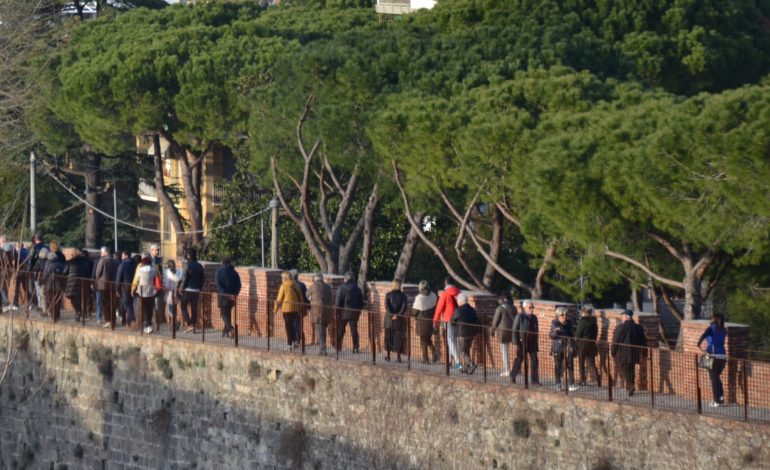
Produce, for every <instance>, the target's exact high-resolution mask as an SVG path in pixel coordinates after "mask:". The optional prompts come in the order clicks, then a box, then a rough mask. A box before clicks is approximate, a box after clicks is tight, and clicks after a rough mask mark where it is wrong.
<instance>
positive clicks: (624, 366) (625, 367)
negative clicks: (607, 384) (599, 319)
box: [610, 310, 647, 397]
mask: <svg viewBox="0 0 770 470" xmlns="http://www.w3.org/2000/svg"><path fill="white" fill-rule="evenodd" d="M646 345H647V340H646V338H645V336H644V329H643V328H642V327H641V326H639V325H637V324H636V323H635V322H634V312H632V311H631V310H624V311H623V323H621V324H620V326H618V327H617V328H616V329H615V334H614V335H613V337H612V349H611V350H610V352H611V353H612V356H613V357H614V358H615V363H616V364H618V366H619V368H620V371H621V373H622V374H623V380H624V382H625V384H626V390H627V391H628V396H629V397H632V396H634V392H635V391H636V389H635V385H636V365H637V364H638V363H639V362H640V361H641V358H642V353H643V352H644V349H643V348H644V346H646Z"/></svg>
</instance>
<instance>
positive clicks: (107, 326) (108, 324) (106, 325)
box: [102, 322, 112, 328]
mask: <svg viewBox="0 0 770 470" xmlns="http://www.w3.org/2000/svg"><path fill="white" fill-rule="evenodd" d="M102 328H112V323H110V322H104V325H102Z"/></svg>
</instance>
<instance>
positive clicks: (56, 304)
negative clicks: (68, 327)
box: [45, 288, 62, 321]
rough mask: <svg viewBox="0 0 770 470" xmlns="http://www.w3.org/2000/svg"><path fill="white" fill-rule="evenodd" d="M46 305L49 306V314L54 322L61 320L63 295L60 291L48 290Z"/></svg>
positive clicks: (46, 290)
mask: <svg viewBox="0 0 770 470" xmlns="http://www.w3.org/2000/svg"><path fill="white" fill-rule="evenodd" d="M45 292H46V305H48V313H50V314H51V318H53V321H57V320H59V314H60V313H61V304H62V293H61V291H59V289H55V288H46V289H45Z"/></svg>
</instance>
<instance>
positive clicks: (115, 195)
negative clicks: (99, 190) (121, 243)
mask: <svg viewBox="0 0 770 470" xmlns="http://www.w3.org/2000/svg"><path fill="white" fill-rule="evenodd" d="M112 216H113V218H112V223H113V225H112V228H113V230H114V234H115V236H114V237H113V238H115V253H117V252H118V185H116V184H115V180H113V181H112Z"/></svg>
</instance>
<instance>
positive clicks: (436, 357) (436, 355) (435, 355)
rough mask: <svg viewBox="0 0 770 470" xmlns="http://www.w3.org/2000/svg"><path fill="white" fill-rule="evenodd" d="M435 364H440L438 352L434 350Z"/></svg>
mask: <svg viewBox="0 0 770 470" xmlns="http://www.w3.org/2000/svg"><path fill="white" fill-rule="evenodd" d="M433 362H438V351H436V350H435V349H434V350H433Z"/></svg>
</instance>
